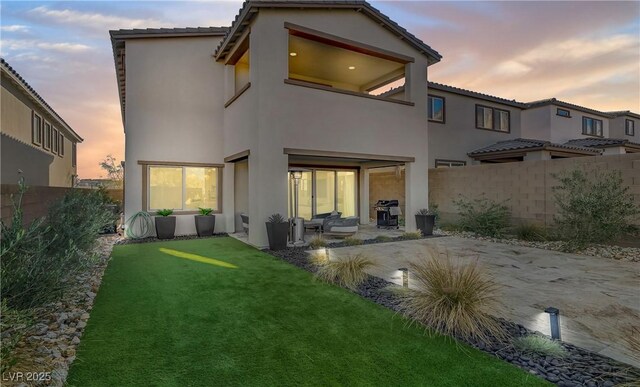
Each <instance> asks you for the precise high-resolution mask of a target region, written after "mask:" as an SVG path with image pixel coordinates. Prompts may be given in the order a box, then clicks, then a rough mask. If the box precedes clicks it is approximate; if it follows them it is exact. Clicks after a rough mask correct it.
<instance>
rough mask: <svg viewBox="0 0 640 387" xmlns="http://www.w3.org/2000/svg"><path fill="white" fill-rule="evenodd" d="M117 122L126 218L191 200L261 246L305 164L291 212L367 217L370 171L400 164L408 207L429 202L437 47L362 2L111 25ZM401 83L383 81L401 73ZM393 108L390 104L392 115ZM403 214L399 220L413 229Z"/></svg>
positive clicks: (256, 7) (252, 4)
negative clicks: (228, 21)
mask: <svg viewBox="0 0 640 387" xmlns="http://www.w3.org/2000/svg"><path fill="white" fill-rule="evenodd" d="M110 34H111V40H112V45H113V51H114V59H115V65H116V72H117V76H118V86H119V91H120V102H121V107H122V118H123V123H124V130H125V143H126V151H125V160H126V161H125V219H129V218H130V217H131V216H132V215H133V214H135V213H136V212H138V211H151V212H153V211H154V210H157V209H161V208H172V209H174V210H175V211H176V214H177V229H176V233H177V234H191V233H195V228H194V220H193V214H194V211H195V210H197V208H198V207H211V208H213V209H214V210H215V212H216V231H227V232H233V231H234V230H240V229H241V228H242V221H241V218H240V214H247V215H248V217H249V219H250V231H249V243H251V244H252V245H255V246H259V247H262V246H266V245H267V236H266V230H265V227H264V222H265V221H266V220H267V218H268V217H269V216H270V215H271V214H274V213H280V214H283V215H285V216H286V215H287V214H288V213H289V208H290V206H291V203H290V198H289V196H290V194H289V193H290V184H291V179H290V178H289V173H288V171H289V170H290V168H292V167H302V168H304V169H306V170H307V171H305V172H304V173H303V177H302V181H301V184H300V187H301V188H300V202H299V208H298V210H299V213H300V215H302V216H303V217H306V218H308V217H310V216H312V215H314V214H318V213H323V212H328V211H332V210H334V209H336V210H338V211H340V212H342V213H343V215H344V216H348V215H355V216H358V217H359V218H360V221H361V222H362V223H366V222H368V220H369V196H368V195H369V183H368V179H369V173H370V171H371V170H373V169H375V168H382V167H390V166H403V167H404V171H405V172H404V173H405V177H406V178H405V179H404V185H405V187H404V188H405V192H406V198H405V206H406V211H407V213H414V212H416V211H417V210H418V209H420V208H425V207H427V205H428V203H427V201H428V199H427V194H426V193H427V190H428V186H427V185H428V177H427V171H428V168H429V157H428V152H429V150H428V144H427V125H428V121H427V87H425V85H427V73H428V67H429V66H430V65H432V64H434V63H437V62H438V61H439V60H440V58H441V57H440V55H439V54H438V53H437V52H436V51H435V50H433V49H432V48H430V47H429V46H428V45H427V44H425V43H424V42H422V41H421V40H419V39H418V38H416V37H415V36H413V35H412V34H410V33H409V32H408V31H406V30H405V29H404V28H402V27H400V26H399V25H397V24H396V23H394V22H393V21H392V20H390V19H389V18H388V17H386V16H385V15H383V14H382V13H380V12H379V11H378V10H376V9H375V8H373V7H372V6H371V5H369V4H368V3H366V2H364V1H348V2H345V1H290V2H289V1H288V2H283V1H271V0H264V1H247V2H245V3H244V5H243V7H242V9H241V10H240V13H239V15H238V16H237V17H236V19H235V20H234V22H233V23H232V25H231V26H230V27H229V28H224V27H210V28H177V29H146V30H137V29H134V30H118V31H111V32H110ZM403 80H404V88H403V92H402V95H401V96H395V97H394V98H391V97H389V96H387V95H385V93H384V90H386V89H388V87H389V85H391V84H394V82H402V81H403ZM398 117H402V120H401V124H399V121H398ZM412 218H413V217H407V229H409V230H411V229H415V224H413V222H414V220H413V219H412Z"/></svg>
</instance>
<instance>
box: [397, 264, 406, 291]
mask: <svg viewBox="0 0 640 387" xmlns="http://www.w3.org/2000/svg"><path fill="white" fill-rule="evenodd" d="M398 270H399V271H401V272H402V287H405V288H408V287H409V269H407V268H406V267H401V268H399V269H398Z"/></svg>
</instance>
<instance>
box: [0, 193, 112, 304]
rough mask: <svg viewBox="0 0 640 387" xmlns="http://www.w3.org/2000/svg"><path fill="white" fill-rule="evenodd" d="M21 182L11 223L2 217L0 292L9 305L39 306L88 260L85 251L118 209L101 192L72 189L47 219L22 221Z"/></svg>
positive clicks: (59, 291) (51, 296)
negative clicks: (0, 280) (109, 204)
mask: <svg viewBox="0 0 640 387" xmlns="http://www.w3.org/2000/svg"><path fill="white" fill-rule="evenodd" d="M25 191H26V186H25V185H24V182H22V181H21V182H20V190H19V192H18V194H17V196H14V197H12V200H13V206H14V214H13V218H12V222H11V224H10V225H8V224H5V223H4V222H2V224H1V227H2V237H1V243H0V245H1V253H2V260H1V261H0V275H1V277H2V282H1V284H0V293H1V294H2V301H3V302H5V303H6V305H7V307H9V308H11V309H17V310H24V309H29V308H33V307H38V306H41V305H43V304H45V303H47V302H50V301H52V300H54V299H56V298H57V297H59V296H60V295H61V292H62V291H63V290H64V288H65V285H66V282H65V280H66V278H67V277H68V276H70V275H73V274H74V273H76V272H77V271H79V270H80V269H82V268H83V267H84V266H85V265H86V264H87V263H89V262H90V257H88V256H87V254H85V253H86V252H87V251H89V250H90V249H91V248H92V247H93V243H94V242H95V240H96V238H97V236H98V233H99V232H100V231H102V230H103V229H104V227H105V225H106V224H109V223H110V222H113V220H114V219H113V218H114V214H113V212H111V211H110V210H109V209H108V208H107V204H106V203H105V202H104V201H103V198H102V196H101V195H100V193H98V192H97V191H90V190H86V191H84V192H81V190H77V189H76V190H72V191H70V192H69V193H68V194H67V195H66V196H65V197H64V198H62V199H61V200H60V201H58V202H56V203H55V204H54V205H52V206H51V208H50V210H49V215H48V216H47V217H46V218H40V219H36V220H34V221H33V222H32V223H31V224H29V225H24V224H23V219H22V205H21V201H22V196H23V194H24V192H25Z"/></svg>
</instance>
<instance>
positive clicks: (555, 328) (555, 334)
mask: <svg viewBox="0 0 640 387" xmlns="http://www.w3.org/2000/svg"><path fill="white" fill-rule="evenodd" d="M544 312H545V313H549V324H550V325H551V338H552V339H554V340H561V339H560V310H559V309H558V308H554V307H552V306H550V307H548V308H547V309H545V310H544Z"/></svg>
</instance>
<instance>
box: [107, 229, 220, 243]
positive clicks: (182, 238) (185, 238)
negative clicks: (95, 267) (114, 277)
mask: <svg viewBox="0 0 640 387" xmlns="http://www.w3.org/2000/svg"><path fill="white" fill-rule="evenodd" d="M226 236H229V234H227V233H226V232H220V233H215V234H213V235H212V236H205V237H199V236H197V235H176V237H175V238H172V239H158V238H156V237H146V238H140V239H134V238H125V237H123V236H121V237H119V238H118V240H117V241H116V242H115V244H116V245H131V244H136V243H149V242H170V241H188V240H190V239H207V238H221V237H226Z"/></svg>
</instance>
